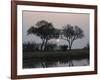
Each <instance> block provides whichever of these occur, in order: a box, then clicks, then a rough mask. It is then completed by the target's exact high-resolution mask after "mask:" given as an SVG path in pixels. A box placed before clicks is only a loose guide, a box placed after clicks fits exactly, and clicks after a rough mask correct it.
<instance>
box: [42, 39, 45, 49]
mask: <svg viewBox="0 0 100 80" xmlns="http://www.w3.org/2000/svg"><path fill="white" fill-rule="evenodd" d="M44 41H45V40H44V39H42V44H41V51H43V46H44V43H45V42H44Z"/></svg>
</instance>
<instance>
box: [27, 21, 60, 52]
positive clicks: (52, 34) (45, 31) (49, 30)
mask: <svg viewBox="0 0 100 80" xmlns="http://www.w3.org/2000/svg"><path fill="white" fill-rule="evenodd" d="M27 32H28V34H34V35H37V36H39V37H40V38H41V40H42V44H41V50H45V49H46V47H45V46H46V45H47V43H48V41H49V40H50V39H52V38H58V37H59V30H58V29H56V28H54V27H53V24H52V23H50V22H47V21H45V20H41V21H39V22H37V23H36V27H34V26H32V27H31V28H29V29H28V31H27Z"/></svg>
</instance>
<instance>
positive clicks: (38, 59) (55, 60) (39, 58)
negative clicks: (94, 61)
mask: <svg viewBox="0 0 100 80" xmlns="http://www.w3.org/2000/svg"><path fill="white" fill-rule="evenodd" d="M87 65H89V51H88V50H72V51H51V52H50V51H49V52H23V68H47V67H69V66H87Z"/></svg>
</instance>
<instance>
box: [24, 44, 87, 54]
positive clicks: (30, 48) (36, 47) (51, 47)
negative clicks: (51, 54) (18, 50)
mask: <svg viewBox="0 0 100 80" xmlns="http://www.w3.org/2000/svg"><path fill="white" fill-rule="evenodd" d="M82 49H89V44H87V45H86V46H85V47H83V48H82ZM67 50H68V45H59V46H57V44H56V43H48V44H47V45H46V47H45V51H67ZM23 51H27V52H34V51H41V43H35V42H32V43H30V42H28V43H23Z"/></svg>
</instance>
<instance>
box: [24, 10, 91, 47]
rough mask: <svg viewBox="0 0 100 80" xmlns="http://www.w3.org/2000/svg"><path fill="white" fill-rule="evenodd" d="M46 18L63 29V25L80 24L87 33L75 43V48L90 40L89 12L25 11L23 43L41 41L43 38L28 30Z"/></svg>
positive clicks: (63, 42)
mask: <svg viewBox="0 0 100 80" xmlns="http://www.w3.org/2000/svg"><path fill="white" fill-rule="evenodd" d="M41 20H46V21H48V22H51V23H52V24H53V26H54V27H55V28H59V29H62V27H63V26H65V25H67V24H71V25H72V26H74V25H77V26H79V27H80V28H81V29H82V30H83V31H84V34H85V37H84V38H82V39H78V40H76V41H75V42H74V43H73V48H83V47H84V46H85V45H86V44H87V43H88V42H89V14H75V13H53V12H34V11H23V31H22V35H23V43H24V42H37V43H41V39H40V38H39V37H37V36H35V35H32V34H31V35H27V30H28V29H29V28H30V27H31V26H33V25H34V26H35V24H36V23H37V22H38V21H41ZM49 42H52V43H57V42H58V41H57V40H54V39H52V40H50V41H49ZM60 44H68V43H67V42H66V41H65V40H61V39H60V40H59V45H60Z"/></svg>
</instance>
